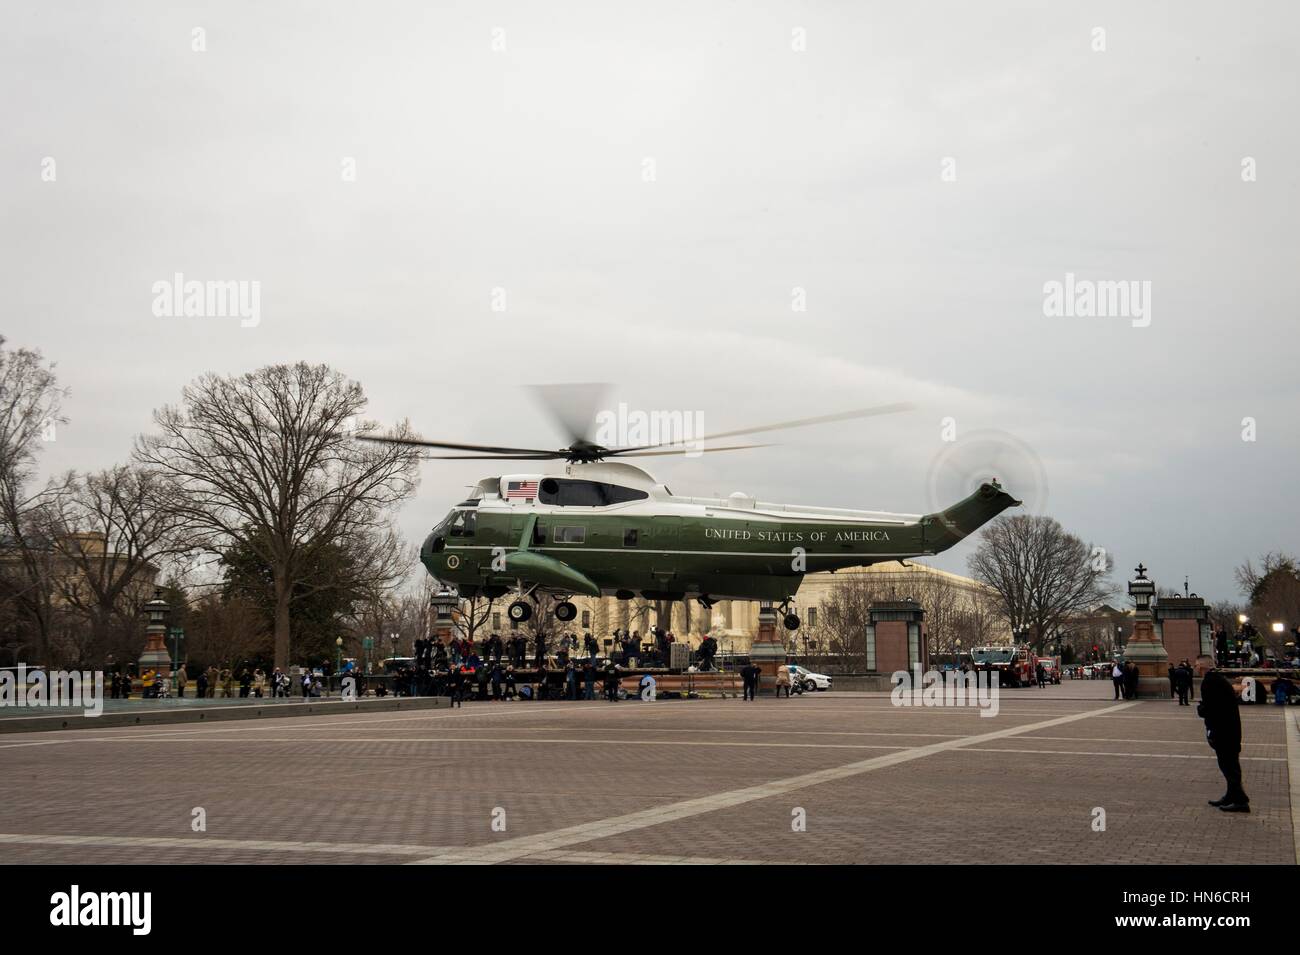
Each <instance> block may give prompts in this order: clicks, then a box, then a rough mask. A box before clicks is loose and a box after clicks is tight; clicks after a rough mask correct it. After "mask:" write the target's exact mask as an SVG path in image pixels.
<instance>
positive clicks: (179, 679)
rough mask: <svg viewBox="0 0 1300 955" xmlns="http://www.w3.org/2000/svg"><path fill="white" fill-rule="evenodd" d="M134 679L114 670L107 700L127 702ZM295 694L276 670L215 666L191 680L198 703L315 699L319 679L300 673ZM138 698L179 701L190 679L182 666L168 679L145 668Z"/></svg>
mask: <svg viewBox="0 0 1300 955" xmlns="http://www.w3.org/2000/svg"><path fill="white" fill-rule="evenodd" d="M135 683H136V679H135V678H134V677H132V676H131V674H130V672H129V671H127V670H124V669H118V670H114V671H113V673H112V674H111V675H110V677H109V698H110V699H114V700H127V699H130V698H131V696H132V695H133V694H134V692H135ZM297 683H298V686H297V691H298V692H296V693H295V692H293V691H294V689H295V687H294V679H293V678H292V677H290V676H289V674H287V673H285V672H284V671H283V670H282V669H280V668H279V667H275V668H274V669H273V670H272V671H271V672H270V673H267V672H266V671H265V670H263V669H262V668H261V667H254V668H251V669H250V668H249V667H241V668H240V669H239V670H238V672H236V671H235V670H232V669H231V668H229V667H226V668H224V669H218V668H217V667H215V666H211V667H208V668H207V669H205V670H199V674H198V676H197V677H196V678H195V680H194V696H195V698H198V699H203V698H207V699H213V698H230V699H233V698H236V697H271V698H281V697H286V698H287V697H289V696H298V695H301V696H303V697H319V696H321V694H322V693H323V692H324V687H323V686H322V684H321V681H320V677H318V676H316V675H314V674H312V673H311V672H306V671H305V672H303V673H302V674H301V675H300V676H299V677H298V680H297ZM139 685H140V696H141V697H142V698H143V699H146V700H149V699H159V698H164V697H178V698H181V699H183V698H184V697H185V694H186V692H188V691H189V687H190V678H189V673H188V670H187V669H186V667H185V666H184V665H182V666H181V667H179V668H178V669H177V670H176V672H175V673H173V674H171V676H167V675H165V674H161V673H159V672H158V671H157V670H154V669H149V668H146V669H145V670H143V671H142V672H141V673H140V676H139Z"/></svg>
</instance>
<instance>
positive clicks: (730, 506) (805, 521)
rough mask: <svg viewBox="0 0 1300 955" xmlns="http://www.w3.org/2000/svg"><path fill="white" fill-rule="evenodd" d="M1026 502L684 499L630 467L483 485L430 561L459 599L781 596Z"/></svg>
mask: <svg viewBox="0 0 1300 955" xmlns="http://www.w3.org/2000/svg"><path fill="white" fill-rule="evenodd" d="M1016 503H1018V502H1017V501H1015V499H1014V498H1012V497H1011V496H1010V495H1009V494H1007V493H1006V492H1005V491H1003V490H1002V489H1001V488H999V487H998V486H997V485H996V484H985V485H982V486H981V487H980V488H979V489H978V490H976V491H975V493H974V494H972V495H971V496H970V497H968V498H967V499H966V500H964V501H962V502H959V503H958V504H956V505H954V506H953V507H951V508H947V509H945V510H944V511H941V512H938V513H936V514H931V515H919V514H917V515H910V514H892V513H884V512H874V511H853V510H843V509H833V508H822V507H803V506H795V505H780V504H770V503H764V502H760V501H756V500H753V499H751V498H748V497H745V496H744V495H739V494H735V495H732V496H731V497H729V498H694V497H679V496H676V495H673V494H672V493H671V492H670V491H669V490H668V488H667V487H665V486H664V485H662V484H658V483H655V481H654V479H653V478H651V477H650V476H649V475H648V474H646V473H645V472H644V471H642V470H641V469H639V468H636V467H632V466H630V465H627V464H623V463H598V464H571V465H568V466H567V467H566V468H565V470H564V473H562V474H515V475H502V476H501V477H499V478H489V479H486V480H484V481H481V482H480V483H479V485H478V487H477V488H476V490H475V493H474V496H473V497H472V498H471V499H470V500H467V501H465V502H463V503H462V504H460V505H458V506H457V507H456V508H455V509H453V510H452V512H451V514H449V515H448V516H447V518H446V519H445V520H444V521H443V522H442V523H440V524H439V525H438V527H436V528H435V529H434V531H433V533H431V534H430V535H429V537H428V539H427V540H426V541H425V542H424V546H423V547H422V548H421V552H420V557H421V560H422V562H423V563H424V566H425V567H426V569H427V570H428V571H429V573H430V574H432V575H433V576H434V577H435V578H437V579H438V580H440V581H442V582H443V583H445V584H449V585H453V586H455V587H456V588H457V589H458V591H459V592H460V594H461V596H464V597H474V596H479V595H482V596H502V595H504V594H506V593H508V592H511V591H516V592H529V591H533V592H539V591H540V592H544V593H552V594H555V595H560V596H565V597H568V596H570V595H574V594H583V595H586V596H592V597H595V596H600V595H612V596H617V597H620V598H624V599H630V598H632V597H636V596H639V597H644V598H646V599H653V600H680V599H688V598H699V599H702V600H704V601H705V602H706V603H708V602H712V601H716V600H762V601H774V602H782V601H785V600H787V599H788V598H790V597H792V596H794V595H795V593H796V592H797V591H798V589H799V585H800V583H801V582H802V580H803V576H804V575H805V574H808V573H815V572H818V571H828V570H838V569H841V568H847V567H857V566H863V565H868V564H873V563H877V562H879V561H888V560H902V559H907V558H912V557H920V556H925V555H931V554H936V553H938V552H940V551H943V550H946V549H947V548H949V547H951V546H952V545H953V544H955V543H957V542H958V541H959V540H961V539H962V538H963V537H965V536H966V535H967V534H969V533H971V532H972V531H973V530H975V529H976V528H977V527H979V526H980V525H982V524H983V523H985V522H986V521H988V520H991V519H992V518H993V517H995V516H996V515H997V514H999V513H1001V512H1002V511H1003V510H1005V509H1006V508H1007V507H1010V506H1013V505H1014V504H1016Z"/></svg>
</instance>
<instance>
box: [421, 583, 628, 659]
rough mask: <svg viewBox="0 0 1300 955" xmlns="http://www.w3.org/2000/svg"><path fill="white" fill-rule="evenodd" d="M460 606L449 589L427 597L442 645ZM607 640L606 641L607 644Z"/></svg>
mask: <svg viewBox="0 0 1300 955" xmlns="http://www.w3.org/2000/svg"><path fill="white" fill-rule="evenodd" d="M459 606H460V595H459V594H457V593H455V592H454V591H451V590H440V591H438V592H437V593H436V594H434V595H433V596H432V597H430V598H429V610H430V612H431V613H432V614H433V638H434V639H435V640H437V641H438V642H439V643H441V644H442V645H443V646H446V645H447V644H449V643H451V635H452V632H453V630H454V629H455V626H456V623H455V619H454V618H453V617H452V614H453V613H454V612H455V610H456V608H457V607H459ZM608 643H609V641H606V645H608Z"/></svg>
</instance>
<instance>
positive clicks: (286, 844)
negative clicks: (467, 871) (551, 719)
mask: <svg viewBox="0 0 1300 955" xmlns="http://www.w3.org/2000/svg"><path fill="white" fill-rule="evenodd" d="M5 845H38V846H47V847H48V846H72V847H77V848H82V847H86V846H95V847H102V848H108V849H124V848H125V849H200V850H204V851H207V850H216V851H233V852H329V853H335V854H344V855H398V856H427V855H428V854H429V853H431V852H469V851H472V850H471V849H470V848H469V847H462V848H456V847H451V846H415V845H401V844H396V843H374V844H369V845H367V844H365V843H353V842H347V843H344V842H295V841H286V840H274V839H210V838H204V837H200V838H194V839H178V838H170V837H163V836H103V835H90V836H86V835H51V834H49V833H16V832H4V833H0V846H5ZM528 858H530V859H532V860H535V861H539V862H554V863H566V862H567V863H581V864H584V865H593V864H595V865H602V864H604V865H669V864H672V865H762V863H761V862H760V861H758V860H754V859H734V858H727V857H702V856H675V855H648V854H646V853H643V852H591V851H582V852H578V851H570V850H563V849H554V850H545V851H542V852H538V853H536V854H535V855H532V856H529V857H528Z"/></svg>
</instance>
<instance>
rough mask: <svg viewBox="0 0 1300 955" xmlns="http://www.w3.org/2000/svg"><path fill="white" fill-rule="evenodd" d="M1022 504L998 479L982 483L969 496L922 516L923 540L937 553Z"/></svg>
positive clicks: (928, 547)
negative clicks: (950, 505) (1008, 509)
mask: <svg viewBox="0 0 1300 955" xmlns="http://www.w3.org/2000/svg"><path fill="white" fill-rule="evenodd" d="M1020 504H1021V502H1020V501H1017V500H1016V499H1015V498H1014V497H1012V496H1011V495H1010V494H1008V493H1007V492H1006V491H1004V490H1002V486H1001V485H1000V484H998V483H997V482H996V481H993V482H991V483H985V484H981V485H980V486H979V487H978V488H977V489H976V490H975V493H973V494H971V495H970V497H967V498H965V499H964V500H961V501H958V502H957V503H956V504H954V505H953V506H952V507H947V508H944V509H943V510H942V511H939V512H938V513H935V514H927V515H926V516H925V517H924V518H922V519H921V524H922V528H923V537H924V543H925V544H926V546H927V549H929V550H932V551H933V552H934V553H938V552H939V551H943V550H947V549H948V548H949V547H952V546H953V545H954V544H956V543H958V542H959V541H961V540H963V539H964V538H966V537H968V536H969V535H971V534H973V533H974V532H975V531H977V530H979V529H980V528H981V527H983V526H984V525H985V524H987V523H988V522H989V521H991V520H993V518H995V517H997V516H998V515H999V514H1001V513H1002V512H1003V511H1005V510H1006V509H1007V508H1009V507H1018V506H1020Z"/></svg>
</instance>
